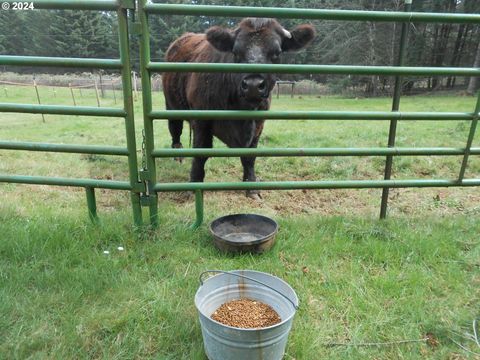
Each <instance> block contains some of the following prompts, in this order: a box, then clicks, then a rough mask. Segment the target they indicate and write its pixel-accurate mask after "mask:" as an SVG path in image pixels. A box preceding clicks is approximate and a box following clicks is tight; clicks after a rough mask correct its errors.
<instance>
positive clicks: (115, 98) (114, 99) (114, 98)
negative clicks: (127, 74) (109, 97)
mask: <svg viewBox="0 0 480 360" xmlns="http://www.w3.org/2000/svg"><path fill="white" fill-rule="evenodd" d="M112 91H113V101H115V104H116V103H117V95H115V85H114V83H113V80H112Z"/></svg>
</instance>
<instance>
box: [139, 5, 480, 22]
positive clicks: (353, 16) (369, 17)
mask: <svg viewBox="0 0 480 360" xmlns="http://www.w3.org/2000/svg"><path fill="white" fill-rule="evenodd" d="M144 9H145V11H146V12H147V13H149V14H162V15H194V16H198V15H206V16H232V17H271V18H279V19H310V20H341V21H387V22H390V21H398V22H429V23H455V24H478V23H480V15H478V14H445V13H424V12H398V11H397V12H395V11H391V12H385V11H359V10H324V9H295V8H278V7H250V6H218V5H217V6H215V5H185V4H155V3H148V4H146V5H145V6H144Z"/></svg>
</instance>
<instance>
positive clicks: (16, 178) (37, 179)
mask: <svg viewBox="0 0 480 360" xmlns="http://www.w3.org/2000/svg"><path fill="white" fill-rule="evenodd" d="M1 182H6V183H15V184H36V185H58V186H75V187H92V188H101V189H114V190H131V189H132V187H131V186H130V183H129V182H128V181H114V180H98V179H70V178H61V177H48V176H25V175H1V174H0V183H1Z"/></svg>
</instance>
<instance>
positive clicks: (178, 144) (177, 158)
mask: <svg viewBox="0 0 480 360" xmlns="http://www.w3.org/2000/svg"><path fill="white" fill-rule="evenodd" d="M172 149H183V145H182V143H177V144H172ZM173 159H174V160H175V161H178V162H179V163H180V164H181V163H182V162H183V157H181V156H177V157H175V158H173Z"/></svg>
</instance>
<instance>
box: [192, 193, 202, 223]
mask: <svg viewBox="0 0 480 360" xmlns="http://www.w3.org/2000/svg"><path fill="white" fill-rule="evenodd" d="M195 215H196V218H195V222H194V223H193V224H192V225H191V226H190V228H191V229H193V230H196V229H198V228H199V227H200V225H202V223H203V191H202V190H195Z"/></svg>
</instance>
